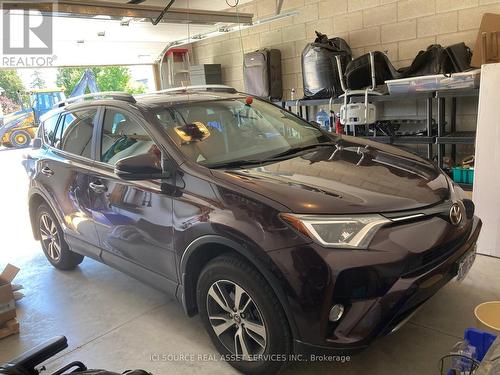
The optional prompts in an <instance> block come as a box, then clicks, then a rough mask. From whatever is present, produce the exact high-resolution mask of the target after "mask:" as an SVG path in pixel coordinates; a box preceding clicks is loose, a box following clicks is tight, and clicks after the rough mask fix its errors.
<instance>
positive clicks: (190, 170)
mask: <svg viewBox="0 0 500 375" xmlns="http://www.w3.org/2000/svg"><path fill="white" fill-rule="evenodd" d="M42 120H43V122H42V125H41V126H40V130H39V135H38V137H39V138H38V139H36V140H35V141H34V145H33V146H34V147H33V150H31V151H30V153H29V155H28V156H27V159H26V160H25V167H26V169H27V171H28V174H29V176H30V190H29V212H30V216H31V223H32V227H33V233H34V236H35V238H36V239H38V240H40V242H41V246H42V249H43V251H44V253H45V255H46V257H47V259H48V261H49V262H50V263H52V265H53V266H55V267H56V268H58V269H62V270H68V269H72V268H74V267H76V266H77V265H78V264H80V263H81V262H82V260H83V258H84V256H87V257H90V258H92V259H95V260H97V261H99V262H102V263H105V264H107V265H110V266H111V267H114V268H116V269H119V270H121V271H123V272H126V273H128V274H130V275H132V276H134V277H136V278H138V279H140V280H142V281H143V282H146V283H148V284H150V285H152V286H154V287H156V288H158V289H161V290H163V291H165V292H168V293H172V294H173V295H175V296H176V297H177V299H178V300H179V302H180V303H181V304H182V306H183V307H184V310H185V311H186V313H187V315H189V316H192V315H195V314H197V313H198V314H199V315H200V317H201V320H202V321H203V324H204V326H205V328H206V330H207V332H208V334H209V336H210V338H211V340H212V341H213V343H214V345H215V347H216V348H217V350H218V351H219V352H220V353H221V354H223V355H225V356H226V357H225V358H228V359H229V362H230V363H231V364H232V365H233V366H234V367H236V368H237V369H239V370H240V371H243V372H245V373H274V372H276V371H277V370H278V369H279V368H280V367H281V366H282V365H283V364H284V363H285V362H286V360H285V361H281V360H268V359H270V358H273V356H274V355H276V356H277V355H279V358H284V359H287V358H289V356H290V355H292V354H304V355H305V354H308V353H309V354H310V353H315V354H317V353H322V354H325V353H352V352H356V351H358V350H360V349H363V348H365V347H367V346H368V345H369V344H370V343H371V342H372V341H373V340H374V339H375V338H377V337H379V336H381V335H384V334H387V333H389V332H391V331H393V330H395V329H397V328H398V327H399V326H400V325H401V324H402V323H404V322H405V321H406V320H407V319H409V317H410V316H411V315H412V313H413V312H415V311H416V309H417V308H418V307H419V306H420V305H422V304H423V303H424V302H425V301H426V300H428V299H429V298H430V297H431V296H432V295H434V294H435V293H436V292H437V291H438V290H439V289H440V288H441V287H443V286H444V285H445V284H446V283H447V282H448V281H450V280H451V279H453V278H455V277H456V276H457V275H458V276H459V277H464V275H465V274H466V272H467V270H468V269H469V268H470V266H471V264H472V262H473V260H474V254H475V244H476V240H477V238H478V235H479V232H480V228H481V221H480V220H479V219H478V218H477V217H475V216H474V205H473V203H472V201H471V200H468V199H466V198H465V197H464V193H463V191H462V189H461V188H460V187H458V186H457V185H455V184H454V183H453V182H452V181H451V180H450V179H449V178H448V177H447V176H446V175H445V174H444V173H443V172H442V171H441V170H439V168H437V167H436V166H435V165H434V164H432V163H431V162H430V161H428V160H425V159H423V158H421V157H419V156H416V155H414V154H413V153H410V152H407V151H403V150H401V149H398V148H395V147H392V146H388V145H382V144H379V143H376V142H372V141H369V140H364V139H360V138H355V137H350V136H343V135H342V136H340V135H336V134H330V133H327V132H324V131H323V130H322V129H321V128H320V127H318V126H317V125H315V124H312V123H308V122H306V121H304V120H303V119H301V118H299V117H297V116H296V115H294V114H293V113H291V112H289V111H287V110H285V109H283V108H281V107H279V106H277V105H274V104H272V103H269V102H267V101H263V100H260V99H257V98H254V97H250V96H248V95H245V94H241V93H238V92H236V91H235V90H234V89H231V88H226V87H201V88H184V89H179V90H170V91H165V92H159V93H154V94H149V95H143V96H137V97H133V96H131V95H127V94H119V93H101V94H94V95H93V96H90V97H84V98H80V99H79V100H68V101H66V102H65V103H62V104H60V105H59V106H58V108H56V109H54V110H52V111H51V112H49V113H47V114H46V115H45V116H44V118H43V119H42Z"/></svg>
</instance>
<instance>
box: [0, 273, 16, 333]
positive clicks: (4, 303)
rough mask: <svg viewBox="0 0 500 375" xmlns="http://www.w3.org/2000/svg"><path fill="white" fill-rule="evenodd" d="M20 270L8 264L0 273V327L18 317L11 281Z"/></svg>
mask: <svg viewBox="0 0 500 375" xmlns="http://www.w3.org/2000/svg"><path fill="white" fill-rule="evenodd" d="M18 272H19V268H17V267H15V266H13V265H12V264H7V266H6V267H5V269H4V270H3V272H2V273H1V274H0V327H2V326H4V325H5V324H6V323H7V322H8V321H9V320H11V319H14V318H15V317H16V303H15V301H14V294H13V293H12V284H11V283H12V281H13V280H14V278H15V277H16V275H17V273H18Z"/></svg>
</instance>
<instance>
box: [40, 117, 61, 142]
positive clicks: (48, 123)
mask: <svg viewBox="0 0 500 375" xmlns="http://www.w3.org/2000/svg"><path fill="white" fill-rule="evenodd" d="M57 120H59V115H58V114H57V115H55V116H52V117H50V118H48V119H47V120H45V121H44V122H43V125H42V129H43V130H42V134H41V136H42V137H43V141H44V142H45V143H46V144H48V145H50V146H52V144H53V143H52V142H53V141H54V138H55V137H56V128H57Z"/></svg>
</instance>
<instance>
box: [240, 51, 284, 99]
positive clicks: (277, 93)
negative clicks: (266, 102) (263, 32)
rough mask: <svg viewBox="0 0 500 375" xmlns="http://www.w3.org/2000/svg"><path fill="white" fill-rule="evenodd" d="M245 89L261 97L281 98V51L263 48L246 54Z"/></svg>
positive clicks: (244, 63) (244, 67) (244, 66)
mask: <svg viewBox="0 0 500 375" xmlns="http://www.w3.org/2000/svg"><path fill="white" fill-rule="evenodd" d="M243 76H244V80H245V91H246V92H247V93H248V94H252V95H255V96H258V97H261V98H267V99H274V100H281V98H282V96H283V83H282V77H281V52H280V51H279V50H277V49H267V48H265V49H261V50H258V51H255V52H250V53H247V54H245V56H244V61H243Z"/></svg>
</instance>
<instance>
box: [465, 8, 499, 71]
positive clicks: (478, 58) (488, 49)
mask: <svg viewBox="0 0 500 375" xmlns="http://www.w3.org/2000/svg"><path fill="white" fill-rule="evenodd" d="M497 62H500V14H493V13H485V14H483V18H482V19H481V26H480V27H479V33H478V35H477V39H476V45H475V46H474V53H473V54H472V61H471V64H470V65H471V66H473V67H474V68H480V67H481V65H482V64H489V63H497Z"/></svg>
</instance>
